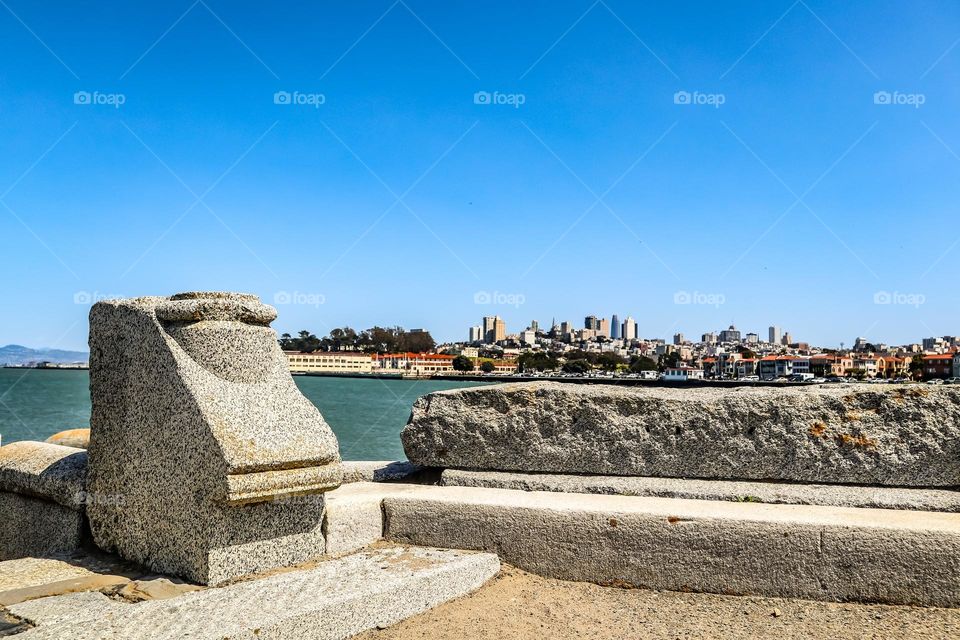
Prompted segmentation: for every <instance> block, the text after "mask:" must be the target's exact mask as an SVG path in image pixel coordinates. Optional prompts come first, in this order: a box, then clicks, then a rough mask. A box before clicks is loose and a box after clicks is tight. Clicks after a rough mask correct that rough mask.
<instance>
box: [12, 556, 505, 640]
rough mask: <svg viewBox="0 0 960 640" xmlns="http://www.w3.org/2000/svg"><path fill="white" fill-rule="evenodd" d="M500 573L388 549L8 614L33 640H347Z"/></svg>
mask: <svg viewBox="0 0 960 640" xmlns="http://www.w3.org/2000/svg"><path fill="white" fill-rule="evenodd" d="M499 569H500V563H499V561H498V559H497V557H496V556H494V555H491V554H487V553H472V552H468V551H452V550H446V549H428V548H419V547H402V546H392V545H385V546H378V547H375V548H371V549H368V550H364V551H361V552H359V553H355V554H353V555H349V556H345V557H342V558H339V559H336V560H329V561H326V562H320V563H319V564H317V565H316V566H314V567H312V568H301V569H294V570H282V571H280V572H277V573H275V574H273V575H268V576H264V577H260V578H255V579H251V580H246V581H243V582H238V583H234V584H231V585H227V586H224V587H218V588H212V589H205V590H203V591H195V592H191V593H186V594H183V595H180V596H177V597H174V598H170V599H167V600H152V601H145V602H138V603H136V604H127V603H122V602H116V601H111V600H109V599H108V598H107V596H105V595H103V594H100V593H82V594H77V593H75V594H69V595H65V596H56V597H50V598H42V599H39V600H30V601H28V602H23V603H21V604H17V605H12V606H10V607H9V608H8V609H9V611H10V613H11V614H13V615H14V616H17V617H19V618H20V619H23V620H26V621H28V622H30V623H33V624H35V625H36V627H35V628H34V629H31V630H30V631H27V632H25V633H23V634H21V635H20V636H19V637H22V638H24V640H35V639H41V638H58V639H59V638H72V639H74V640H84V639H90V640H93V639H97V640H100V639H108V638H117V639H121V638H122V639H124V640H127V639H131V640H133V639H138V638H144V639H146V638H150V639H153V638H184V637H189V638H195V639H196V638H211V639H213V638H217V639H222V638H252V637H261V638H280V637H283V638H312V639H319V640H323V639H328V638H329V639H334V638H336V639H340V638H349V637H350V636H352V635H355V634H357V633H360V632H361V631H364V630H366V629H372V628H375V627H378V626H380V627H383V626H387V625H390V624H393V623H395V622H398V621H400V620H403V619H405V618H407V617H409V616H412V615H415V614H417V613H421V612H423V611H426V610H428V609H430V608H432V607H435V606H436V605H438V604H440V603H442V602H446V601H447V600H452V599H454V598H458V597H460V596H463V595H466V594H467V593H470V592H471V591H474V590H475V589H478V588H479V587H480V586H482V585H483V584H484V583H485V582H486V581H487V580H489V579H490V578H491V577H493V576H494V575H496V573H497V572H498V571H499ZM91 611H93V612H95V614H94V615H91V613H90V612H91Z"/></svg>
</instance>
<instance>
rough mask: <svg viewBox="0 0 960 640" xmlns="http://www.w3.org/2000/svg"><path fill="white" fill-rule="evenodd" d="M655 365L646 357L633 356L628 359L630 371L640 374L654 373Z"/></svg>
mask: <svg viewBox="0 0 960 640" xmlns="http://www.w3.org/2000/svg"><path fill="white" fill-rule="evenodd" d="M656 370H657V363H656V362H654V361H653V360H652V359H651V358H648V357H647V356H633V357H632V358H630V371H631V372H632V373H640V372H641V371H656Z"/></svg>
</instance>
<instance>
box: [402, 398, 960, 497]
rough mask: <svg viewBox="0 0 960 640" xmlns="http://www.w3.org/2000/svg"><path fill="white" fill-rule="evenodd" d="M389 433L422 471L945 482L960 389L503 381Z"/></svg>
mask: <svg viewBox="0 0 960 640" xmlns="http://www.w3.org/2000/svg"><path fill="white" fill-rule="evenodd" d="M401 438H402V440H403V446H404V450H405V451H406V454H407V457H408V458H409V459H410V461H411V462H413V463H415V464H419V465H423V466H432V467H455V468H462V469H473V470H490V471H521V472H541V473H586V474H598V475H623V476H630V475H636V476H659V477H677V478H708V479H710V478H714V479H730V480H782V481H789V482H817V483H845V484H875V485H886V486H921V487H922V486H927V487H944V486H946V487H952V486H958V485H960V387H954V386H946V387H941V388H936V387H931V386H926V385H898V386H893V385H882V386H881V385H866V384H864V385H824V386H816V387H799V388H744V387H740V388H733V389H713V388H624V387H616V386H602V385H597V386H593V385H577V384H562V383H555V382H531V383H515V384H503V385H494V386H488V387H479V388H472V389H458V390H454V391H440V392H436V393H431V394H428V395H426V396H424V397H422V398H420V399H419V400H417V402H416V403H415V404H414V407H413V413H412V415H411V419H410V423H409V424H408V425H407V426H406V428H405V429H404V430H403V433H402V434H401Z"/></svg>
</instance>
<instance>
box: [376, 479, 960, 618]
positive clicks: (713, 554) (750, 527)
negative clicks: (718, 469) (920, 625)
mask: <svg viewBox="0 0 960 640" xmlns="http://www.w3.org/2000/svg"><path fill="white" fill-rule="evenodd" d="M384 512H385V518H386V531H385V536H386V538H387V539H388V540H392V541H395V542H401V543H406V544H422V545H442V546H447V547H452V548H459V549H475V550H483V551H490V552H495V553H497V554H498V555H499V556H500V558H501V559H503V560H504V561H505V562H509V563H510V564H513V565H516V566H518V567H520V568H522V569H525V570H527V571H531V572H533V573H537V574H540V575H543V576H547V577H551V578H559V579H562V580H576V581H587V582H596V583H599V584H615V585H632V586H642V587H649V588H654V589H668V590H674V591H704V592H711V593H721V594H730V595H764V596H774V597H795V598H807V599H812V600H831V601H859V602H883V603H889V604H916V605H926V606H947V607H955V606H958V605H960V583H958V581H957V579H956V576H957V575H960V515H956V514H951V513H930V512H916V511H893V510H882V509H850V508H841V507H820V506H801V505H772V504H752V503H730V502H719V501H705V500H680V499H668V498H647V497H624V496H605V495H586V494H562V493H543V492H524V491H511V490H506V489H481V488H473V487H423V488H421V489H420V490H419V491H417V492H414V493H410V494H407V495H401V496H393V497H387V498H385V499H384Z"/></svg>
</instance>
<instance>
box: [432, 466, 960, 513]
mask: <svg viewBox="0 0 960 640" xmlns="http://www.w3.org/2000/svg"><path fill="white" fill-rule="evenodd" d="M440 484H442V485H444V486H454V487H487V488H490V489H519V490H522V491H559V492H566V493H601V494H610V495H622V496H654V497H659V498H686V499H690V500H727V501H730V502H766V503H771V504H816V505H823V506H831V507H862V508H873V509H909V510H912V511H949V512H951V513H956V512H960V491H956V490H954V489H918V488H914V487H867V486H857V485H838V484H793V483H785V482H751V481H746V480H698V479H695V478H647V477H631V476H593V475H573V474H564V473H511V472H508V471H465V470H460V469H444V470H443V472H442V474H441V476H440Z"/></svg>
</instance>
